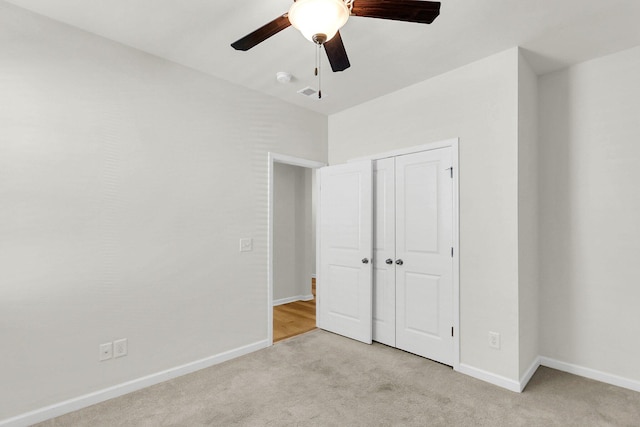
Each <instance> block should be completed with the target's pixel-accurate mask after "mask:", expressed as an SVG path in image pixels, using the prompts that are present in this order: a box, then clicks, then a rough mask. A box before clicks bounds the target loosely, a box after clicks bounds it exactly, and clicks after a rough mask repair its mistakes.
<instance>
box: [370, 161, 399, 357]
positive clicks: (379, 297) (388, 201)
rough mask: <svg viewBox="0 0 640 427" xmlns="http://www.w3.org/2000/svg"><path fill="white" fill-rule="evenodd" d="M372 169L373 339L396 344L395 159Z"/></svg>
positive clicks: (383, 162)
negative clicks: (389, 262) (388, 262)
mask: <svg viewBox="0 0 640 427" xmlns="http://www.w3.org/2000/svg"><path fill="white" fill-rule="evenodd" d="M373 170H374V172H373V189H374V190H373V203H374V209H373V212H374V224H375V225H374V233H373V235H374V237H373V271H374V274H373V340H374V341H377V342H381V343H383V344H386V345H389V346H393V347H395V345H396V277H395V264H393V262H394V261H395V248H396V240H395V233H396V230H395V226H396V219H395V161H394V159H393V158H390V159H382V160H377V161H375V162H374V166H373ZM387 260H391V261H392V263H391V264H387V262H386V261H387Z"/></svg>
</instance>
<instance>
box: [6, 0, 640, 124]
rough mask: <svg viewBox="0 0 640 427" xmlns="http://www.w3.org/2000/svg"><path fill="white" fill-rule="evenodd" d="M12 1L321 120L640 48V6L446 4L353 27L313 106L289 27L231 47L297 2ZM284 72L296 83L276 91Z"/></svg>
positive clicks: (301, 51)
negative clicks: (485, 63) (468, 75)
mask: <svg viewBox="0 0 640 427" xmlns="http://www.w3.org/2000/svg"><path fill="white" fill-rule="evenodd" d="M7 1H8V2H9V3H13V4H15V5H18V6H21V7H24V8H26V9H29V10H32V11H34V12H37V13H40V14H42V15H45V16H48V17H50V18H53V19H56V20H58V21H61V22H64V23H67V24H70V25H73V26H76V27H78V28H81V29H83V30H86V31H89V32H91V33H95V34H98V35H100V36H103V37H106V38H108V39H112V40H115V41H118V42H120V43H123V44H125V45H129V46H132V47H135V48H137V49H140V50H143V51H146V52H149V53H152V54H154V55H157V56H160V57H163V58H166V59H169V60H171V61H174V62H177V63H180V64H183V65H186V66H188V67H191V68H195V69H197V70H200V71H202V72H205V73H208V74H211V75H213V76H216V77H219V78H221V79H224V80H227V81H230V82H233V83H236V84H239V85H242V86H246V87H248V88H251V89H255V90H257V91H260V92H263V93H266V94H269V95H272V96H275V97H278V98H281V99H283V100H285V101H287V102H290V103H293V104H296V105H299V106H302V107H304V108H308V109H311V110H314V111H317V112H320V113H324V114H332V113H335V112H338V111H341V110H344V109H346V108H349V107H351V106H354V105H357V104H360V103H362V102H364V101H367V100H370V99H373V98H376V97H379V96H382V95H384V94H387V93H390V92H393V91H396V90H398V89H400V88H403V87H406V86H409V85H411V84H414V83H417V82H419V81H422V80H425V79H427V78H430V77H433V76H435V75H438V74H441V73H444V72H446V71H449V70H452V69H454V68H457V67H460V66H462V65H464V64H468V63H470V62H473V61H475V60H478V59H481V58H484V57H486V56H489V55H491V54H493V53H497V52H500V51H503V50H505V49H508V48H511V47H514V46H521V47H523V48H524V49H526V53H527V58H528V59H529V61H530V62H531V64H532V65H533V67H534V68H535V70H536V71H537V72H538V74H543V73H545V72H548V71H552V70H555V69H559V68H563V67H566V66H567V65H570V64H574V63H577V62H582V61H584V60H587V59H591V58H595V57H599V56H602V55H606V54H608V53H613V52H616V51H620V50H623V49H626V48H630V47H632V46H636V45H640V25H639V24H638V22H640V0H606V1H603V0H484V1H480V0H442V7H441V13H440V16H439V17H438V18H437V19H436V20H435V22H434V23H433V24H431V25H422V24H413V23H406V22H396V21H385V20H379V19H370V18H360V17H352V18H351V19H349V22H347V24H346V26H345V27H344V28H343V29H342V30H341V34H342V38H343V41H344V44H345V46H346V49H347V52H348V55H349V59H350V61H351V68H349V69H348V70H346V71H344V72H342V73H332V72H330V67H329V64H328V62H327V61H326V57H324V55H323V58H325V59H324V63H323V67H324V73H323V82H322V88H323V99H322V100H321V101H318V100H315V99H312V98H307V97H304V96H302V95H299V94H297V93H296V91H297V90H298V89H301V88H303V87H305V86H312V87H316V86H317V80H316V79H315V78H314V76H313V68H314V55H315V48H314V45H313V44H312V43H310V42H308V41H307V40H306V39H304V38H303V37H302V35H301V34H300V33H299V32H298V31H297V30H295V29H294V28H293V27H291V28H288V29H286V30H284V31H283V32H281V33H279V34H277V35H275V36H274V37H272V38H270V39H269V40H267V41H265V42H264V43H262V44H260V45H258V46H256V47H255V48H253V49H251V50H249V51H247V52H239V51H235V50H234V49H232V48H231V47H230V46H229V44H230V43H232V42H233V41H235V40H237V39H239V38H240V37H242V36H244V35H245V34H247V33H249V32H251V31H253V30H254V29H256V28H258V27H260V26H261V25H263V24H265V23H267V22H269V21H271V20H272V19H274V18H276V17H277V16H279V15H281V14H282V13H284V12H286V11H287V10H288V8H289V6H290V4H291V0H229V1H212V0H7ZM355 1H357V0H355ZM278 71H288V72H290V73H292V74H293V75H294V76H295V79H294V81H293V82H291V83H289V84H281V83H278V82H277V81H276V79H275V74H276V72H278Z"/></svg>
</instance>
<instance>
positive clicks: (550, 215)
mask: <svg viewBox="0 0 640 427" xmlns="http://www.w3.org/2000/svg"><path fill="white" fill-rule="evenodd" d="M638 76H640V47H636V48H633V49H630V50H626V51H623V52H620V53H616V54H613V55H610V56H606V57H603V58H599V59H595V60H592V61H589V62H585V63H582V64H579V65H576V66H573V67H571V68H569V69H567V70H563V71H559V72H556V73H553V74H548V75H545V76H543V77H541V78H540V80H539V86H540V99H539V102H540V120H541V127H540V144H541V145H540V162H541V166H540V196H541V199H540V202H541V215H540V259H541V276H540V280H541V305H540V310H541V311H540V320H541V351H542V354H543V356H547V357H551V358H554V359H557V360H559V361H562V362H567V363H572V364H575V365H579V366H582V367H587V368H590V369H595V370H598V371H603V372H605V373H609V374H613V375H618V376H621V377H625V378H627V379H631V380H635V381H640V369H639V368H638V361H639V360H640V340H639V339H638V337H640V309H639V308H638V307H639V302H640V286H639V284H640V274H639V270H638V260H640V226H639V223H638V222H639V220H638V219H639V218H640V215H639V212H640V190H639V189H638V184H639V183H640V167H639V165H640V144H639V141H640V84H638Z"/></svg>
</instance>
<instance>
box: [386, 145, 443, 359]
mask: <svg viewBox="0 0 640 427" xmlns="http://www.w3.org/2000/svg"><path fill="white" fill-rule="evenodd" d="M451 166H452V150H451V149H450V148H442V149H437V150H431V151H425V152H421V153H417V154H411V155H406V156H399V157H396V258H397V261H396V264H397V265H396V310H397V316H396V345H397V347H398V348H401V349H403V350H406V351H409V352H411V353H415V354H418V355H421V356H424V357H427V358H429V359H433V360H436V361H438V362H441V363H445V364H447V365H452V364H453V338H452V336H451V328H452V326H453V258H452V256H451V248H452V246H453V243H452V242H453V232H452V227H453V179H451V175H450V170H449V168H450V167H451Z"/></svg>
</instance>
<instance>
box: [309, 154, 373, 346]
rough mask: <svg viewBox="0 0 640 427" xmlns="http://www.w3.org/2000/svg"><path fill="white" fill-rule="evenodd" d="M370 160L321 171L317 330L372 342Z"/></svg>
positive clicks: (326, 168)
mask: <svg viewBox="0 0 640 427" xmlns="http://www.w3.org/2000/svg"><path fill="white" fill-rule="evenodd" d="M372 190H373V186H372V170H371V161H368V160H367V161H362V162H354V163H348V164H345V165H337V166H329V167H325V168H322V169H320V221H319V233H318V237H319V239H320V254H319V258H320V268H319V277H318V285H317V292H318V326H319V327H320V328H322V329H326V330H328V331H331V332H334V333H337V334H340V335H344V336H346V337H349V338H353V339H356V340H358V341H362V342H365V343H368V344H370V343H371V338H372V262H371V258H372V252H373V246H372V244H373V242H372V234H373V206H372V202H373V194H372Z"/></svg>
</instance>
